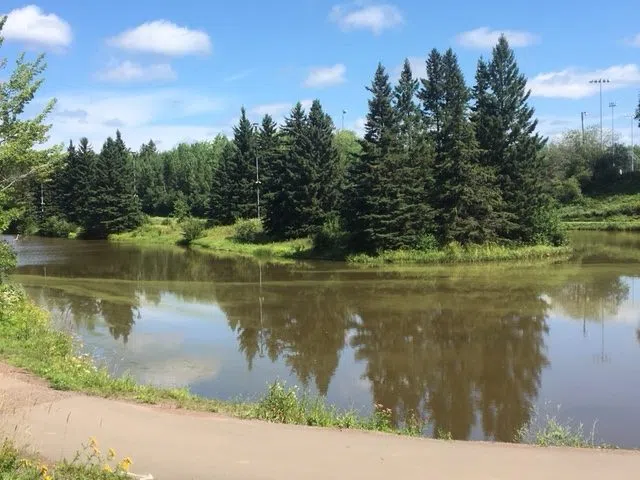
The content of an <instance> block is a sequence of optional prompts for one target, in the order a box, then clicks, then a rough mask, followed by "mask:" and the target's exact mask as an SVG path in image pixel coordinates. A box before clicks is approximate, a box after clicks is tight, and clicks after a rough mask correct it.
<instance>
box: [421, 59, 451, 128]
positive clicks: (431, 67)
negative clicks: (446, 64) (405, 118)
mask: <svg viewBox="0 0 640 480" xmlns="http://www.w3.org/2000/svg"><path fill="white" fill-rule="evenodd" d="M442 63H443V61H442V54H440V52H438V50H436V49H435V48H434V49H433V50H431V52H430V53H429V56H428V58H427V62H426V77H425V78H423V79H422V80H421V83H422V86H421V88H420V90H419V91H418V98H419V99H420V101H421V102H422V112H423V121H424V124H425V126H426V128H427V130H429V131H430V132H431V134H432V135H433V138H434V139H435V138H436V135H437V134H439V133H440V128H441V125H442V122H443V118H442V117H443V111H442V110H443V102H444V88H445V86H444V76H443V71H442V69H443V64H442Z"/></svg>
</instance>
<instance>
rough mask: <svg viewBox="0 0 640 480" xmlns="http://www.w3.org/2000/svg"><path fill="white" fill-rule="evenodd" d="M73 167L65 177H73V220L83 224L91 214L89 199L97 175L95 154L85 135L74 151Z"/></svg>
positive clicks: (92, 193) (92, 192)
mask: <svg viewBox="0 0 640 480" xmlns="http://www.w3.org/2000/svg"><path fill="white" fill-rule="evenodd" d="M74 159H75V162H76V163H75V169H74V171H73V172H71V171H70V169H69V173H68V174H67V178H71V179H73V180H72V181H73V182H74V190H73V212H74V215H75V217H74V218H73V221H74V222H76V223H77V224H79V225H83V224H85V222H86V219H87V218H88V216H89V215H90V214H91V208H92V207H91V205H90V199H91V197H92V196H93V195H94V190H93V189H94V185H95V182H96V177H97V158H96V154H95V152H94V151H93V149H92V148H91V145H89V140H88V139H87V138H86V137H83V138H81V139H80V142H79V143H78V148H77V149H76V153H75V157H74Z"/></svg>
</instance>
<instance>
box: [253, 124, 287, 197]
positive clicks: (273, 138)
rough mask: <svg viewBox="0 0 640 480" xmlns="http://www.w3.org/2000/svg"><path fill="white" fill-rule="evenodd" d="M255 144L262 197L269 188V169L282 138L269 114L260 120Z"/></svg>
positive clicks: (275, 157) (270, 174)
mask: <svg viewBox="0 0 640 480" xmlns="http://www.w3.org/2000/svg"><path fill="white" fill-rule="evenodd" d="M257 142H258V152H259V153H258V160H259V169H260V171H259V180H260V188H261V195H262V196H264V195H265V194H266V193H267V191H268V190H269V189H270V188H271V178H272V173H271V167H272V165H273V164H274V162H276V161H277V157H278V155H280V154H281V149H282V137H281V135H280V132H278V125H277V124H276V122H275V121H274V120H273V118H272V117H271V115H269V114H267V115H265V116H264V117H263V118H262V123H261V125H260V132H259V133H258V140H257Z"/></svg>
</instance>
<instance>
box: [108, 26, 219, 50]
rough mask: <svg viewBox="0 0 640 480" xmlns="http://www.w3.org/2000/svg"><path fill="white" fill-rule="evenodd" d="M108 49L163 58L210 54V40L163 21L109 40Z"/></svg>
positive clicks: (192, 31) (204, 35)
mask: <svg viewBox="0 0 640 480" xmlns="http://www.w3.org/2000/svg"><path fill="white" fill-rule="evenodd" d="M107 43H108V44H109V45H111V46H114V47H118V48H122V49H125V50H131V51H135V52H147V53H158V54H163V55H172V56H182V55H196V54H199V55H205V54H208V53H210V52H211V49H212V47H211V39H210V38H209V35H208V34H207V33H206V32H203V31H202V30H190V29H188V28H186V27H180V26H178V25H176V24H175V23H171V22H169V21H167V20H155V21H153V22H147V23H143V24H142V25H139V26H137V27H136V28H132V29H131V30H127V31H125V32H122V33H121V34H119V35H116V36H115V37H113V38H110V39H109V40H108V41H107Z"/></svg>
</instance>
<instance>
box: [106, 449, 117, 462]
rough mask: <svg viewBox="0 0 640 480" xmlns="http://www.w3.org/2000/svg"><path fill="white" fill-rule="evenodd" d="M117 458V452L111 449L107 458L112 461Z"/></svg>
mask: <svg viewBox="0 0 640 480" xmlns="http://www.w3.org/2000/svg"><path fill="white" fill-rule="evenodd" d="M115 456H116V451H115V450H114V449H113V448H110V449H109V453H108V455H107V458H108V459H109V460H111V459H112V458H113V457H115Z"/></svg>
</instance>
